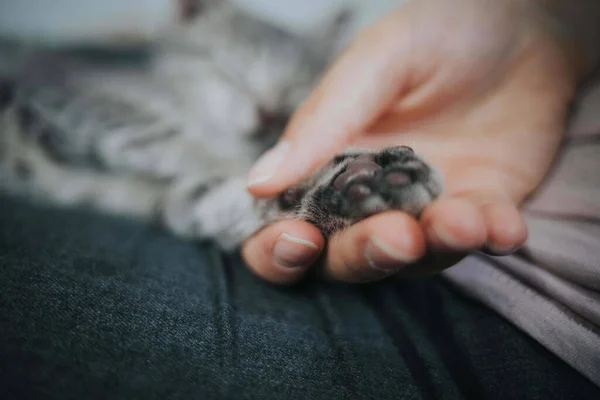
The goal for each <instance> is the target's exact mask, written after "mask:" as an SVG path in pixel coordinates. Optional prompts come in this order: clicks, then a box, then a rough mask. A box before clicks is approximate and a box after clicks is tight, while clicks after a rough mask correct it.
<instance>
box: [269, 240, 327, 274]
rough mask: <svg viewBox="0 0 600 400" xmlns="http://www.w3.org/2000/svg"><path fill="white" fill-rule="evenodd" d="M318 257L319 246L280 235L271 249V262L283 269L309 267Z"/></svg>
mask: <svg viewBox="0 0 600 400" xmlns="http://www.w3.org/2000/svg"><path fill="white" fill-rule="evenodd" d="M318 255H319V246H317V245H316V244H314V243H313V242H309V241H308V240H304V239H300V238H297V237H295V236H292V235H288V234H287V233H282V234H281V235H280V236H279V238H278V239H277V242H276V243H275V247H274V248H273V262H274V263H275V264H277V265H279V266H280V267H284V268H303V267H308V266H310V265H311V264H312V263H313V262H314V261H315V260H316V258H317V257H318Z"/></svg>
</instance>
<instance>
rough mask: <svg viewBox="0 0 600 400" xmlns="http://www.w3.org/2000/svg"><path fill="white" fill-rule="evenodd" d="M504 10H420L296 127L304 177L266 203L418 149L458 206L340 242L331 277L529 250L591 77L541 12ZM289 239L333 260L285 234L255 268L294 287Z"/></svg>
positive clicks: (394, 25)
mask: <svg viewBox="0 0 600 400" xmlns="http://www.w3.org/2000/svg"><path fill="white" fill-rule="evenodd" d="M503 3H511V4H512V2H502V1H497V2H495V3H494V2H491V3H489V4H488V2H487V1H483V2H477V1H473V0H453V1H451V2H443V1H436V0H431V1H427V0H425V1H420V2H413V3H409V4H408V5H407V6H406V7H403V8H401V9H400V10H398V11H397V12H396V13H394V14H391V15H389V16H388V17H386V18H385V19H383V20H382V21H380V22H379V23H377V24H376V25H374V26H372V27H370V28H368V29H367V30H366V31H364V32H363V33H362V34H361V35H360V36H359V37H358V38H357V40H356V41H355V42H354V43H353V44H352V45H351V46H350V47H349V48H348V50H346V51H345V52H344V53H343V54H342V55H341V56H340V57H339V58H338V60H337V61H336V63H334V65H333V66H332V68H331V69H330V71H329V72H328V74H326V75H325V77H324V79H323V80H322V82H321V84H320V85H319V86H318V87H317V88H316V90H315V92H314V93H313V95H312V96H311V98H310V99H309V100H308V101H307V103H306V104H305V105H304V106H303V107H302V108H301V109H300V110H299V111H298V113H297V114H296V116H295V117H294V119H293V120H292V122H291V123H290V126H289V127H288V129H287V132H286V139H287V140H288V141H289V142H291V143H292V144H293V146H292V149H293V150H292V154H290V155H289V158H290V159H297V160H300V161H298V162H297V163H298V164H302V162H304V165H294V168H293V169H289V170H285V169H283V170H280V171H279V172H278V174H277V175H276V176H274V177H273V178H272V179H270V180H268V181H265V182H261V183H260V184H259V185H256V186H253V187H251V188H250V190H251V191H252V193H254V194H256V195H272V194H275V193H277V192H278V191H280V190H282V189H284V188H285V187H287V186H290V185H291V184H293V183H295V182H297V181H298V180H299V179H301V178H302V177H303V176H302V173H303V172H304V173H306V172H307V171H311V170H313V169H314V168H316V167H318V166H319V165H321V164H323V163H324V162H326V161H327V160H328V159H329V158H331V155H332V154H333V153H335V152H337V151H339V150H341V149H342V148H343V147H344V146H346V145H348V144H351V145H359V146H362V147H370V148H382V147H386V146H390V145H396V144H403V145H408V146H411V147H413V148H414V149H415V151H416V152H418V153H421V154H423V155H424V156H425V158H426V159H427V160H429V161H430V162H431V163H432V164H434V165H435V166H437V167H438V168H439V169H440V170H441V171H442V173H443V175H444V176H445V181H446V191H445V194H444V196H443V197H442V198H440V199H438V200H437V201H435V202H434V203H432V204H431V205H430V206H428V207H427V208H426V209H425V210H424V212H423V214H422V216H421V218H420V220H419V221H416V220H414V219H413V218H411V217H409V216H408V215H406V214H404V213H401V212H387V213H384V214H380V215H376V216H373V217H371V218H368V219H367V220H365V221H362V222H360V223H358V224H356V225H354V226H352V227H351V228H349V229H348V230H346V231H344V232H342V233H340V234H339V235H337V236H335V237H334V238H332V239H331V240H330V243H329V244H328V246H327V254H326V256H325V258H324V261H325V262H324V264H323V265H324V272H325V273H326V275H327V276H329V277H332V278H335V279H341V280H345V281H366V280H373V279H379V278H381V277H384V276H388V275H390V274H393V273H397V272H398V271H399V270H402V271H403V273H405V274H409V275H414V274H415V273H416V274H417V275H421V274H423V273H431V272H434V271H439V270H441V269H443V268H446V267H449V266H451V265H452V264H453V263H454V262H456V261H457V260H458V259H459V258H460V257H463V256H464V255H465V254H466V253H467V252H469V251H474V250H482V249H484V250H488V251H491V252H493V253H497V254H504V253H509V252H511V251H513V250H514V249H516V248H518V247H519V246H521V245H522V244H523V242H524V241H525V239H526V235H527V234H526V229H525V224H524V222H523V219H522V217H521V215H520V213H519V211H518V207H519V205H520V204H521V202H522V201H523V200H524V199H525V198H526V197H527V196H528V195H529V194H530V193H531V192H532V191H533V190H534V189H535V188H536V187H537V185H538V184H539V183H540V182H541V180H542V179H543V178H544V176H545V174H546V172H547V171H548V169H549V167H550V165H551V163H552V161H553V159H554V157H555V154H556V150H557V148H558V145H559V143H560V141H561V137H562V132H563V129H564V124H565V120H566V116H567V111H568V108H569V105H570V101H571V99H572V96H573V94H574V91H575V86H576V83H577V80H578V73H579V72H578V66H577V65H576V63H575V62H572V61H573V60H575V57H572V56H573V55H572V54H568V53H567V51H566V47H563V46H561V45H559V44H558V42H557V41H556V40H555V39H554V38H553V37H552V36H551V35H550V34H549V33H548V32H547V31H546V30H545V29H543V27H542V26H541V23H537V22H535V21H536V20H535V18H532V17H531V15H529V14H528V10H525V9H523V8H520V7H517V6H513V5H510V6H509V5H507V4H503ZM492 4H499V5H496V6H494V7H495V8H494V9H493V10H490V9H489V7H492ZM311 132H312V133H311ZM314 132H319V136H318V139H319V147H320V148H319V149H315V146H314V142H315V139H316V138H315V137H313V138H312V140H310V139H311V138H310V135H311V134H312V135H313V136H315V135H317V134H316V133H314ZM311 143H312V144H311ZM302 160H304V161H302ZM292 231H293V232H294V234H293V235H292V234H290V232H292ZM282 232H286V233H287V234H288V236H291V237H295V238H299V239H300V240H298V241H296V244H299V245H305V247H306V249H307V251H306V254H308V248H312V250H311V252H312V254H313V256H314V257H313V260H314V259H316V257H317V256H318V253H319V251H320V250H321V249H323V248H324V243H323V238H322V237H321V236H320V234H319V233H318V232H316V231H315V230H314V227H312V226H308V224H305V223H303V222H300V221H285V222H282V223H279V224H276V225H274V226H272V227H268V228H267V229H265V230H264V231H263V232H260V233H259V234H258V235H257V236H256V237H254V238H253V239H251V240H250V241H249V242H248V243H247V244H246V246H245V248H244V254H245V257H246V259H247V261H248V262H249V264H250V266H251V267H252V268H253V269H254V270H255V271H256V272H257V273H258V274H259V275H261V276H263V277H265V278H267V279H270V280H272V281H276V282H289V281H293V280H295V279H297V278H298V277H299V276H300V275H301V273H302V271H299V270H291V269H285V268H283V269H282V268H279V267H278V265H277V264H278V263H277V262H275V263H273V261H272V259H273V258H272V257H273V252H274V248H273V245H272V244H273V243H276V242H277V238H278V237H279V236H278V235H280V234H281V233H282ZM292 242H293V241H292ZM307 244H310V245H313V246H310V245H307ZM269 246H270V247H269ZM288 247H289V248H290V249H291V248H292V247H293V246H292V245H290V246H288ZM296 250H298V249H296ZM289 252H290V253H291V250H289ZM298 254H300V253H298ZM267 257H269V259H267ZM300 258H302V257H300ZM305 258H306V260H309V259H310V257H308V255H306V257H305ZM274 264H275V265H274Z"/></svg>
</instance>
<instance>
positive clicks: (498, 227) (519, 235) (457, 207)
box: [421, 193, 527, 268]
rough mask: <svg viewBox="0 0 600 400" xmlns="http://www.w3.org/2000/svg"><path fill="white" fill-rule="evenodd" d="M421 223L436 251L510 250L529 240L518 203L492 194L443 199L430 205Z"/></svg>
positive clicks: (498, 251)
mask: <svg viewBox="0 0 600 400" xmlns="http://www.w3.org/2000/svg"><path fill="white" fill-rule="evenodd" d="M421 224H422V226H423V230H424V232H426V235H427V241H428V244H429V246H430V248H431V249H432V250H433V251H434V252H456V253H468V252H471V251H477V250H486V251H488V252H490V253H492V254H498V255H501V254H509V253H511V252H513V251H515V250H516V249H518V248H519V247H521V246H522V245H523V244H524V243H525V241H526V240H527V227H526V225H525V221H524V220H523V217H522V216H521V213H520V212H519V210H518V209H517V207H516V206H515V205H514V204H511V203H508V202H507V201H506V200H505V199H504V198H499V197H493V196H490V195H488V194H486V195H481V194H476V193H470V194H468V195H463V196H461V197H458V198H446V199H440V200H439V201H437V202H434V203H432V204H431V205H430V206H429V207H427V208H426V210H425V211H424V212H423V215H422V218H421ZM440 267H441V268H444V267H447V266H440Z"/></svg>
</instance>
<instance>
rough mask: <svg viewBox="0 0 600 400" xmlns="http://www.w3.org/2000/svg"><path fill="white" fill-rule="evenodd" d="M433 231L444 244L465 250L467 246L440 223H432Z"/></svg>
mask: <svg viewBox="0 0 600 400" xmlns="http://www.w3.org/2000/svg"><path fill="white" fill-rule="evenodd" d="M429 229H431V231H433V235H434V236H436V237H437V238H438V240H439V241H440V242H442V244H443V245H444V246H445V247H447V248H449V249H452V250H463V249H464V248H465V246H463V245H462V244H461V243H459V241H458V240H456V238H454V237H453V236H452V235H451V234H450V233H449V232H448V231H447V230H446V229H445V228H444V227H442V226H441V225H440V224H432V225H431V227H430V228H429Z"/></svg>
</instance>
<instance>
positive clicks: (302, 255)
mask: <svg viewBox="0 0 600 400" xmlns="http://www.w3.org/2000/svg"><path fill="white" fill-rule="evenodd" d="M324 243H325V241H324V239H323V235H321V233H320V232H319V230H318V229H317V228H316V227H315V226H313V225H311V224H309V223H308V222H305V221H298V220H286V221H281V222H278V223H276V224H274V225H271V226H268V227H266V228H265V229H263V230H262V231H260V232H258V233H257V234H256V235H254V236H253V237H252V238H250V239H248V240H247V241H246V243H244V245H243V246H242V256H243V257H244V260H245V261H246V263H247V264H248V266H249V267H250V270H252V271H253V272H254V273H255V274H256V275H258V276H260V277H261V278H263V279H265V280H267V281H269V282H273V283H279V284H291V283H294V282H296V281H298V280H299V279H301V278H302V276H303V275H304V273H305V272H306V270H307V269H308V268H309V267H310V266H311V265H312V264H313V263H314V262H315V261H316V260H317V258H318V257H319V255H320V254H321V251H322V249H323V247H324V245H325V244H324Z"/></svg>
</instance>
